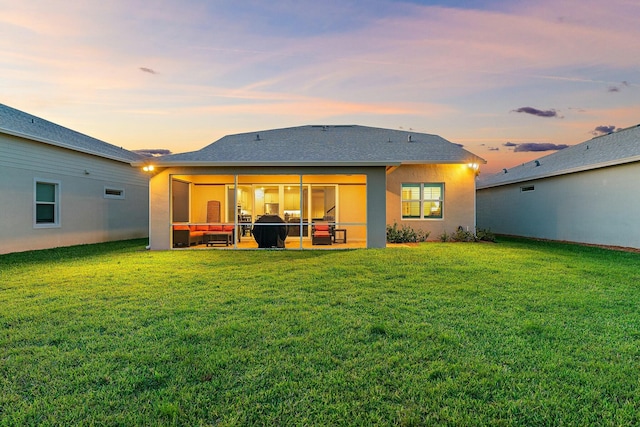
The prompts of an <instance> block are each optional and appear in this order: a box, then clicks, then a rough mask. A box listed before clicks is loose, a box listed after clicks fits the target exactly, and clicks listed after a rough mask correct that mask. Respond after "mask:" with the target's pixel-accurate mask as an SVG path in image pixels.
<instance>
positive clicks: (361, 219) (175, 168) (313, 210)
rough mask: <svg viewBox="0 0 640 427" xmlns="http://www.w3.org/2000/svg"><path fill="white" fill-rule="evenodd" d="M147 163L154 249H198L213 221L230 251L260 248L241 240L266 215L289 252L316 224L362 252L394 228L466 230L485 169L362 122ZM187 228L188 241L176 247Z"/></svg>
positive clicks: (233, 140)
mask: <svg viewBox="0 0 640 427" xmlns="http://www.w3.org/2000/svg"><path fill="white" fill-rule="evenodd" d="M153 162H154V163H153V166H154V167H155V175H154V176H153V177H152V178H151V183H150V194H151V196H150V197H151V201H150V210H151V212H150V221H151V224H150V246H151V249H170V248H172V247H176V246H178V244H181V245H187V246H188V245H190V244H198V243H200V244H202V243H204V240H206V239H204V240H203V239H201V238H200V236H196V237H194V236H195V235H196V230H197V229H199V230H200V231H199V233H200V234H202V233H206V231H203V230H207V225H211V224H220V225H222V224H227V226H229V225H233V227H232V229H235V230H237V232H236V233H235V236H234V239H233V240H234V242H233V243H234V246H236V247H257V246H256V243H255V242H254V241H253V240H254V239H253V238H251V237H250V236H247V234H248V232H250V230H251V227H252V226H253V225H254V224H255V221H256V220H257V219H258V218H260V217H262V216H264V215H268V214H275V215H278V216H280V217H281V218H282V219H284V220H285V221H286V222H287V224H288V227H287V228H288V230H289V231H288V237H287V243H286V247H288V248H303V247H309V245H311V243H312V242H315V241H316V240H312V234H313V230H314V226H315V225H316V224H318V223H328V224H330V226H331V227H332V230H334V229H335V230H334V235H335V240H334V242H345V241H348V242H349V244H352V245H356V246H358V245H359V247H369V248H376V247H384V246H385V245H386V226H387V224H389V225H391V224H393V223H394V222H397V223H398V226H402V225H407V226H410V227H411V228H413V229H414V230H418V229H422V230H427V231H429V232H430V233H431V235H430V237H431V239H438V238H439V236H440V235H441V234H442V233H444V232H445V231H446V232H452V231H455V230H456V229H457V228H458V227H459V226H461V227H463V228H464V229H468V230H470V231H472V232H473V231H475V178H476V173H477V170H478V167H479V164H480V163H486V162H485V161H484V160H483V159H481V158H480V157H478V156H476V155H474V154H472V153H469V152H468V151H466V150H464V149H462V148H461V147H460V146H459V145H456V144H453V143H451V142H449V141H447V140H445V139H443V138H441V137H439V136H436V135H428V134H422V133H416V132H411V131H400V130H389V129H379V128H371V127H363V126H300V127H293V128H286V129H275V130H267V131H258V132H251V133H243V134H237V135H229V136H226V137H224V138H222V139H220V140H218V141H217V142H214V143H212V144H210V145H209V146H207V147H205V148H203V149H201V150H199V151H194V152H190V153H184V154H175V155H170V156H164V157H160V158H157V159H153ZM136 164H137V165H138V166H143V165H148V163H147V162H138V163H136ZM189 224H190V225H191V231H192V235H191V239H187V238H184V236H181V237H180V239H181V240H180V242H178V241H177V239H178V237H177V236H178V234H177V231H180V232H181V233H185V232H186V234H187V235H189V231H188V227H186V226H187V225H189ZM274 225H276V224H274ZM179 229H180V230H179ZM185 229H186V230H187V231H184V230H185ZM176 230H177V231H176ZM182 239H187V240H184V241H183V240H182ZM240 240H241V241H240ZM317 241H321V239H318V240H317ZM322 241H323V242H324V243H329V242H328V241H327V239H322ZM222 242H223V243H225V244H226V239H223V240H222ZM343 247H344V246H343Z"/></svg>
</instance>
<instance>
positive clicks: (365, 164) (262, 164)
mask: <svg viewBox="0 0 640 427" xmlns="http://www.w3.org/2000/svg"><path fill="white" fill-rule="evenodd" d="M146 164H153V165H154V166H155V167H162V168H170V167H300V166H308V167H348V166H356V167H358V166H360V167H371V166H378V167H382V166H400V162H382V161H364V162H353V161H331V162H328V161H298V162H284V161H279V162H273V161H263V162H257V161H250V162H245V161H233V162H218V161H216V162H211V161H175V162H174V161H169V162H163V161H158V162H154V161H153V159H146V160H142V161H136V162H133V163H132V165H133V166H144V165H146Z"/></svg>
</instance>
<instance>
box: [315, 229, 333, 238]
mask: <svg viewBox="0 0 640 427" xmlns="http://www.w3.org/2000/svg"><path fill="white" fill-rule="evenodd" d="M313 235H314V236H315V237H329V236H330V234H329V232H328V231H318V230H316V232H315V233H313Z"/></svg>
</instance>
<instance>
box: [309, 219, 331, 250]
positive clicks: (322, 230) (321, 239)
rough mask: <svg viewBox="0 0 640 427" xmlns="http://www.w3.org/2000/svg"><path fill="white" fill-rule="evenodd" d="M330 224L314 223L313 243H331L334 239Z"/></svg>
mask: <svg viewBox="0 0 640 427" xmlns="http://www.w3.org/2000/svg"><path fill="white" fill-rule="evenodd" d="M331 231H332V230H331V226H330V225H329V224H314V225H313V227H312V229H311V244H312V245H330V244H331V243H332V240H333V236H332V232H331Z"/></svg>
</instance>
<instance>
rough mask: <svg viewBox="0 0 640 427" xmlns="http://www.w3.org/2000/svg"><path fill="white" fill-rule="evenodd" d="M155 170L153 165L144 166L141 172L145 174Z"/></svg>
mask: <svg viewBox="0 0 640 427" xmlns="http://www.w3.org/2000/svg"><path fill="white" fill-rule="evenodd" d="M154 169H155V168H154V167H153V165H146V166H145V167H143V168H142V170H143V171H145V172H153V170H154Z"/></svg>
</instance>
